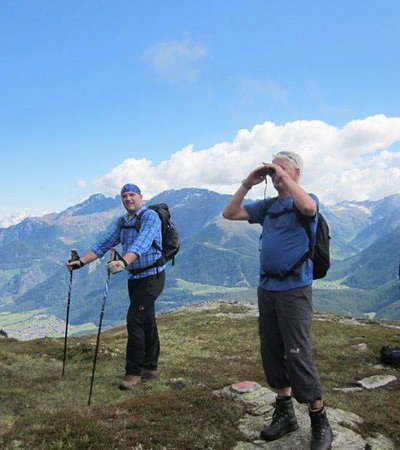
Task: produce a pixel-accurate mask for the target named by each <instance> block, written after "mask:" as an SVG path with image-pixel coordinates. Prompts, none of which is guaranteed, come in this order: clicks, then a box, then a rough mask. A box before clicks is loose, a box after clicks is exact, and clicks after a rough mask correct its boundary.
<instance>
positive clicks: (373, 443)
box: [367, 433, 395, 450]
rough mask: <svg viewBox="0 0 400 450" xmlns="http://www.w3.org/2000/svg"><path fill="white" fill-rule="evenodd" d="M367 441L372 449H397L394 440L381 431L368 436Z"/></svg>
mask: <svg viewBox="0 0 400 450" xmlns="http://www.w3.org/2000/svg"><path fill="white" fill-rule="evenodd" d="M367 443H368V445H369V449H370V450H395V447H394V445H393V442H392V441H391V440H390V439H389V438H387V437H386V436H383V435H382V434H379V433H376V434H374V436H370V437H368V438H367Z"/></svg>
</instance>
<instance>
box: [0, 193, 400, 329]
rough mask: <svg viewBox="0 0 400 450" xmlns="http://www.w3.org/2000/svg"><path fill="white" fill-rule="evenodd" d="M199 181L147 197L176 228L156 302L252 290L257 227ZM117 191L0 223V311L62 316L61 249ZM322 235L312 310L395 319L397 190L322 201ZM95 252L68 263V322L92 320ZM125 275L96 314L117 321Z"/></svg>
mask: <svg viewBox="0 0 400 450" xmlns="http://www.w3.org/2000/svg"><path fill="white" fill-rule="evenodd" d="M229 199H230V196H229V195H222V194H218V193H216V192H212V191H209V190H206V189H195V188H190V189H189V188H187V189H180V190H168V191H165V192H163V193H161V194H159V195H157V196H155V197H154V198H152V199H151V200H149V201H148V202H147V203H148V204H151V203H158V202H165V203H167V204H168V205H169V206H170V210H171V215H172V219H173V221H174V223H175V225H176V226H177V228H178V230H179V233H180V237H181V250H180V252H179V253H178V255H177V258H176V264H175V265H174V266H171V265H169V267H168V268H167V280H168V281H167V286H166V289H165V291H164V293H163V295H162V296H161V297H160V299H159V301H158V302H157V303H158V309H159V310H160V309H167V308H173V307H176V306H180V305H182V304H186V303H193V302H198V301H201V300H208V299H215V298H230V299H232V298H237V299H246V300H250V301H254V300H255V296H256V293H255V288H256V286H257V282H258V258H259V252H258V245H259V235H260V231H261V227H260V226H258V225H250V224H248V223H247V222H234V221H228V220H225V219H223V218H222V216H221V211H222V209H223V208H224V206H225V205H226V203H227V202H228V201H229ZM123 212H124V210H123V208H122V206H121V200H120V197H119V196H116V197H115V198H107V197H105V196H104V195H102V194H96V195H93V196H91V197H90V198H88V199H87V200H86V201H84V202H82V203H79V204H77V205H74V206H71V207H70V208H68V209H66V210H65V211H62V212H61V213H53V214H48V215H45V216H42V217H32V218H27V219H25V220H24V221H22V222H21V223H19V224H17V225H13V226H11V227H9V228H3V229H0V253H1V255H2V257H1V258H0V313H2V312H13V313H23V312H27V311H32V310H41V311H45V312H46V313H49V314H53V315H55V316H57V317H59V318H64V317H65V305H66V298H67V293H68V282H69V275H68V273H67V271H66V269H65V267H64V265H65V261H66V260H67V259H68V258H69V254H70V249H71V248H75V249H76V250H77V251H78V253H79V254H83V253H84V252H86V250H87V249H88V248H90V246H91V245H92V244H93V243H94V242H95V241H96V240H97V239H98V238H99V236H101V234H102V233H103V232H104V231H105V230H106V229H107V227H109V226H110V224H111V223H112V221H113V220H115V219H116V218H117V217H118V216H119V215H121V214H123ZM321 212H322V213H323V214H324V216H325V217H326V219H327V221H328V223H329V226H330V233H331V236H332V239H331V258H332V267H331V269H330V271H329V272H328V275H327V277H326V278H324V279H323V280H321V281H317V282H316V283H315V291H314V292H315V295H314V302H315V307H316V308H317V309H319V310H324V311H331V312H338V313H344V314H351V315H355V316H360V315H363V314H372V315H376V316H377V317H381V318H387V319H389V318H390V319H400V295H399V286H398V279H397V276H398V264H399V242H400V194H396V195H391V196H389V197H385V198H383V199H381V200H377V201H365V202H348V201H347V202H341V203H339V204H337V205H334V206H329V207H328V206H325V205H322V207H321ZM106 260H107V257H106V256H105V257H104V258H103V260H102V261H96V262H95V263H92V264H91V265H89V266H86V267H84V268H83V269H81V270H79V271H76V272H74V279H73V291H72V306H71V322H72V323H74V324H82V323H84V322H87V321H89V322H90V321H92V322H93V321H96V320H97V316H98V313H99V306H100V302H101V298H102V293H103V289H104V284H105V278H106V275H105V267H104V266H105V262H106ZM127 302H128V299H127V293H126V277H125V276H124V275H123V274H117V275H115V276H113V277H112V279H111V284H110V290H109V297H108V299H107V312H106V316H105V321H106V322H107V323H108V324H113V323H118V322H119V321H122V320H123V318H124V315H125V313H126V308H127Z"/></svg>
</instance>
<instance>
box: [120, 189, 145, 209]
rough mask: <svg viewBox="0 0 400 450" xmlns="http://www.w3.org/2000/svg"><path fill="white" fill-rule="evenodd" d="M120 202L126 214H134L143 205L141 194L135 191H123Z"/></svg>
mask: <svg viewBox="0 0 400 450" xmlns="http://www.w3.org/2000/svg"><path fill="white" fill-rule="evenodd" d="M122 203H123V205H124V207H125V209H126V210H127V212H128V214H135V212H136V211H137V210H138V209H139V208H140V207H141V206H142V205H143V197H142V194H137V193H136V192H129V191H128V192H124V193H123V194H122Z"/></svg>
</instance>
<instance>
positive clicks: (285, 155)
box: [274, 152, 304, 175]
mask: <svg viewBox="0 0 400 450" xmlns="http://www.w3.org/2000/svg"><path fill="white" fill-rule="evenodd" d="M274 159H286V160H287V161H289V162H290V163H291V164H292V166H293V167H294V168H295V169H299V172H300V175H301V174H302V173H303V168H304V163H303V160H302V158H301V156H300V155H298V154H297V153H294V152H279V153H277V154H276V155H274Z"/></svg>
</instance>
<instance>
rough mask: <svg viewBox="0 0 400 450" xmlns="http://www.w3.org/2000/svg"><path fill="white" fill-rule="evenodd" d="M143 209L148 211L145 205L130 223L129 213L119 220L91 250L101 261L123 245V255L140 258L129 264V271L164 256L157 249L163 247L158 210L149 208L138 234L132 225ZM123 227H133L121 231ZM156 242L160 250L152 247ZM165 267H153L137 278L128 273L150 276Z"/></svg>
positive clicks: (130, 276)
mask: <svg viewBox="0 0 400 450" xmlns="http://www.w3.org/2000/svg"><path fill="white" fill-rule="evenodd" d="M144 210H146V207H145V206H142V207H141V208H139V209H138V210H137V211H136V214H135V215H134V216H133V218H132V219H130V220H129V218H128V214H125V215H123V216H121V217H119V218H118V219H117V220H116V222H115V223H113V224H112V226H111V227H110V229H109V230H108V231H107V232H106V234H105V236H104V237H103V238H102V239H101V240H100V241H98V242H97V243H96V244H95V245H94V246H93V247H92V251H93V252H94V253H96V255H97V256H99V257H100V258H101V257H102V256H103V255H104V254H105V253H106V252H107V251H108V250H110V249H111V248H112V247H115V246H117V245H118V244H121V245H122V251H123V254H125V253H136V254H137V255H138V259H137V260H136V261H135V262H133V263H132V264H130V265H129V266H128V269H140V268H142V267H147V266H150V265H151V264H153V263H155V262H156V261H157V259H159V258H160V257H161V255H162V253H161V251H160V250H158V248H162V236H161V220H160V218H159V217H158V215H157V213H156V212H155V211H153V210H151V209H148V210H147V211H146V212H145V213H144V214H143V215H142V216H141V225H140V230H139V232H137V231H136V230H135V228H133V226H134V225H135V223H136V218H137V216H138V215H139V214H140V213H141V212H142V211H144ZM123 225H125V226H128V227H130V228H122V226H123ZM153 242H155V243H156V245H157V247H158V248H156V247H155V246H153V245H152V244H153ZM164 268H165V265H164V266H159V267H153V268H152V269H148V270H145V271H144V272H141V273H138V274H135V275H133V274H131V273H129V275H128V278H130V279H137V278H144V277H148V276H150V275H155V274H157V273H160V272H162V271H163V270H164Z"/></svg>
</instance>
